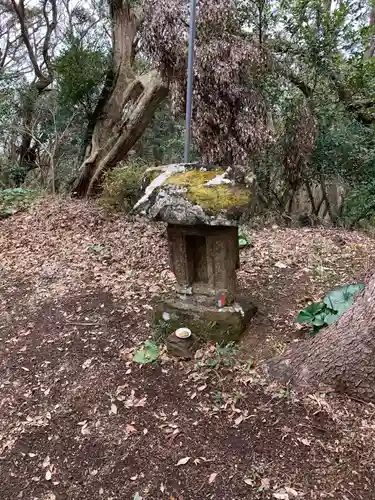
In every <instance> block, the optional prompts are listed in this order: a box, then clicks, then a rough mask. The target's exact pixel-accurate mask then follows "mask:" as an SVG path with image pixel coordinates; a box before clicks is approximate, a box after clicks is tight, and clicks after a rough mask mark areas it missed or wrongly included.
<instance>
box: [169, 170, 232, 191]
mask: <svg viewBox="0 0 375 500" xmlns="http://www.w3.org/2000/svg"><path fill="white" fill-rule="evenodd" d="M223 173H224V170H213V171H212V170H211V171H206V170H188V171H187V172H182V173H181V174H174V175H171V177H169V178H168V179H167V180H166V183H167V184H177V186H185V187H201V186H203V184H205V183H206V182H208V181H212V179H215V177H216V176H217V175H222V174H223Z"/></svg>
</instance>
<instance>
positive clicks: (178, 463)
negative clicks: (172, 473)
mask: <svg viewBox="0 0 375 500" xmlns="http://www.w3.org/2000/svg"><path fill="white" fill-rule="evenodd" d="M190 459H191V457H185V458H181V460H179V461H178V462H177V463H176V467H177V466H179V465H186V464H187V463H188V461H189V460H190Z"/></svg>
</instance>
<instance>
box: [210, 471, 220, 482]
mask: <svg viewBox="0 0 375 500" xmlns="http://www.w3.org/2000/svg"><path fill="white" fill-rule="evenodd" d="M217 475H218V473H217V472H213V473H212V474H211V475H210V477H209V478H208V484H212V483H213V482H214V481H215V479H216V476H217Z"/></svg>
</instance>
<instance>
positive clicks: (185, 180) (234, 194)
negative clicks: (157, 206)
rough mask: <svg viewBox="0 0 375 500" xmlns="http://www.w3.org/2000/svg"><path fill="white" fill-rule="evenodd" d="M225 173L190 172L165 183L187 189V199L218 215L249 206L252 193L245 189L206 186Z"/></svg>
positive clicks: (226, 185) (223, 185)
mask: <svg viewBox="0 0 375 500" xmlns="http://www.w3.org/2000/svg"><path fill="white" fill-rule="evenodd" d="M223 173H224V171H223V170H214V171H202V170H189V171H187V172H183V173H180V174H174V175H172V176H171V177H169V178H168V179H167V180H166V182H165V183H166V184H176V185H178V186H183V187H186V188H187V199H188V200H190V201H191V202H192V203H194V204H196V205H200V206H201V207H202V208H203V209H204V210H205V211H207V212H211V213H218V212H220V211H222V210H229V209H231V208H236V207H243V206H244V205H247V204H248V203H249V202H250V198H251V193H250V191H248V190H246V189H245V188H240V187H237V186H232V185H230V184H214V185H211V186H205V184H206V183H207V182H209V181H211V180H212V179H214V178H215V177H217V176H218V175H222V174H223Z"/></svg>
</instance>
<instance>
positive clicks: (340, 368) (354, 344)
mask: <svg viewBox="0 0 375 500" xmlns="http://www.w3.org/2000/svg"><path fill="white" fill-rule="evenodd" d="M264 368H265V371H266V372H267V374H268V375H269V376H270V377H272V378H276V379H277V380H279V381H282V382H285V383H286V382H290V383H291V384H292V386H294V387H295V388H296V389H297V390H302V391H306V390H307V391H313V390H314V389H317V388H318V387H319V386H320V385H322V384H323V385H325V386H329V387H331V388H333V389H334V390H336V391H337V392H345V393H346V394H348V395H350V396H352V397H354V398H360V399H362V400H366V401H375V275H373V276H372V278H371V280H370V283H369V284H368V285H367V287H366V290H365V291H364V292H363V293H362V294H361V295H360V297H358V299H357V301H356V302H355V304H354V305H353V306H352V307H351V308H350V309H349V311H347V312H346V313H345V314H344V315H343V316H342V317H341V318H340V319H339V321H338V322H337V323H336V324H334V325H332V326H330V327H329V328H327V329H326V330H322V331H321V332H320V333H319V334H318V335H317V336H316V337H315V338H314V339H312V340H310V341H306V342H303V343H301V344H298V345H296V346H295V347H294V348H292V349H290V350H289V351H288V352H286V353H285V354H284V355H282V356H279V357H277V358H274V359H271V360H270V361H268V362H267V363H266V364H265V365H264Z"/></svg>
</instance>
